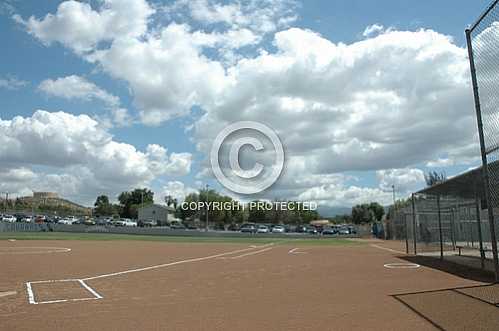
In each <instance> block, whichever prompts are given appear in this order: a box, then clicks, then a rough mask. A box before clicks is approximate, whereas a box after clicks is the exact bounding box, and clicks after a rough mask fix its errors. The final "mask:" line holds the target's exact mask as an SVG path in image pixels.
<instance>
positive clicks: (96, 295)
mask: <svg viewBox="0 0 499 331" xmlns="http://www.w3.org/2000/svg"><path fill="white" fill-rule="evenodd" d="M269 245H274V243H270V244H267V245H262V246H258V247H268V246H269ZM271 248H273V247H270V248H267V250H268V249H271ZM252 249H254V247H249V248H244V249H238V250H235V251H230V252H225V253H220V254H215V255H210V256H205V257H198V258H192V259H186V260H181V261H175V262H170V263H164V264H158V265H154V266H149V267H144V268H137V269H130V270H124V271H119V272H113V273H109V274H102V275H97V276H92V277H86V278H68V279H55V280H38V281H30V282H26V290H27V292H28V301H29V303H30V304H44V303H60V302H69V301H84V300H97V299H102V298H103V296H102V295H100V294H99V293H97V291H95V290H94V289H92V288H91V287H90V286H88V284H86V283H85V281H89V280H95V279H102V278H109V277H114V276H120V275H124V274H129V273H135V272H141V271H147V270H154V269H160V268H166V267H170V266H174V265H179V264H186V263H192V262H200V261H205V260H211V259H215V258H218V257H223V256H226V255H232V254H237V253H242V252H246V251H248V250H252ZM259 252H260V251H259ZM243 255H244V254H243ZM56 282H79V283H80V284H81V285H82V286H83V287H84V288H85V289H87V290H88V291H89V292H90V293H92V295H94V297H93V298H79V299H61V300H51V301H40V302H37V301H36V300H35V295H34V292H33V287H32V284H41V283H56Z"/></svg>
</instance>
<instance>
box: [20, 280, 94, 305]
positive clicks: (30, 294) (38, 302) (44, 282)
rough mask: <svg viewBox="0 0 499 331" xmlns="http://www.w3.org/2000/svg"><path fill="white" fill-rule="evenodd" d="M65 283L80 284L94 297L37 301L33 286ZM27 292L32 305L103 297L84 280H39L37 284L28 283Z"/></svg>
mask: <svg viewBox="0 0 499 331" xmlns="http://www.w3.org/2000/svg"><path fill="white" fill-rule="evenodd" d="M64 282H78V283H80V285H81V286H82V287H83V288H84V289H85V290H87V291H88V292H90V293H91V294H92V297H88V298H77V299H58V300H49V301H36V300H35V294H34V292H33V287H32V286H31V285H32V284H47V283H64ZM26 290H27V292H28V301H29V303H30V304H32V305H39V304H47V303H60V302H70V301H73V302H74V301H88V300H99V299H102V298H103V296H102V295H100V294H99V293H97V291H95V290H94V289H93V288H91V287H90V286H88V284H87V283H85V282H84V281H83V280H82V279H58V280H39V281H35V282H26Z"/></svg>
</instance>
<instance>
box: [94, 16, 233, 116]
mask: <svg viewBox="0 0 499 331" xmlns="http://www.w3.org/2000/svg"><path fill="white" fill-rule="evenodd" d="M191 36H192V34H191V32H190V28H189V27H188V26H186V25H178V24H170V25H169V26H167V27H166V28H165V29H163V30H162V31H161V33H159V34H158V35H157V36H151V37H150V38H148V39H147V40H138V39H133V40H132V39H130V40H126V41H116V42H114V43H113V45H112V46H111V48H110V49H108V50H103V51H98V52H96V53H95V54H94V55H93V56H92V57H91V61H95V62H97V63H99V64H100V65H101V66H102V67H103V69H104V70H105V71H106V72H108V73H109V74H111V75H112V76H113V77H115V78H118V79H124V80H126V81H128V83H129V84H130V87H131V89H132V90H133V94H134V97H135V104H136V106H137V107H138V108H139V109H140V115H141V118H142V120H143V122H145V123H146V124H152V125H155V124H159V123H161V122H164V121H166V120H168V119H171V118H174V117H177V116H181V115H186V114H188V113H189V112H190V109H191V107H192V106H194V105H205V104H210V103H213V102H214V99H215V98H214V96H216V95H218V94H220V93H221V91H222V90H223V88H224V87H225V85H226V84H227V83H228V82H227V80H226V77H225V70H224V68H223V67H222V65H221V64H220V63H218V62H216V61H213V60H210V59H208V58H207V57H205V56H204V55H203V54H202V53H201V49H200V48H199V46H198V45H196V43H195V40H194V39H192V38H191Z"/></svg>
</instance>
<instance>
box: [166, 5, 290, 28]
mask: <svg viewBox="0 0 499 331" xmlns="http://www.w3.org/2000/svg"><path fill="white" fill-rule="evenodd" d="M296 6H297V3H296V1H293V0H249V1H234V2H231V3H220V2H217V1H212V0H179V1H176V2H175V4H174V5H173V6H171V9H170V11H173V12H177V11H179V9H181V8H182V7H187V8H188V10H189V14H190V16H191V18H193V19H194V20H196V21H198V22H201V23H202V24H205V25H212V24H217V23H222V24H225V25H227V26H229V27H230V28H248V29H250V30H252V31H255V32H256V33H258V34H265V33H269V32H273V31H275V30H277V29H279V28H284V27H287V26H288V25H289V24H290V23H292V22H294V21H295V20H296V19H297V15H296V13H295V9H296Z"/></svg>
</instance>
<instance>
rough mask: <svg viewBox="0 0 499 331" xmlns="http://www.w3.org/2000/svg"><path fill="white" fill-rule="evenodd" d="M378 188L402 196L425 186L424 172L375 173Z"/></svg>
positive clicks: (414, 170)
mask: <svg viewBox="0 0 499 331" xmlns="http://www.w3.org/2000/svg"><path fill="white" fill-rule="evenodd" d="M376 177H377V179H378V181H379V187H380V189H382V190H383V191H385V192H391V190H392V185H394V186H395V190H396V191H397V192H399V193H402V194H404V195H406V194H408V193H410V192H411V191H414V190H418V189H422V188H424V186H425V178H424V172H423V171H422V170H421V169H408V168H406V169H389V170H379V171H377V172H376Z"/></svg>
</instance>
